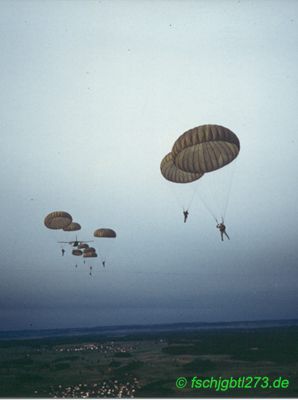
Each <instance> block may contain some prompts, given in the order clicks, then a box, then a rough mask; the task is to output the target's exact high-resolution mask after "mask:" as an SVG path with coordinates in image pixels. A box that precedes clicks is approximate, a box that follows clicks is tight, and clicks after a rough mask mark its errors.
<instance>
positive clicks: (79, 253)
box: [72, 250, 83, 256]
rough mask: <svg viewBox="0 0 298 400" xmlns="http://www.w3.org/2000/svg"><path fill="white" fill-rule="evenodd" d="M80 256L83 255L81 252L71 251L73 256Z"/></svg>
mask: <svg viewBox="0 0 298 400" xmlns="http://www.w3.org/2000/svg"><path fill="white" fill-rule="evenodd" d="M82 254H83V252H82V251H81V250H73V251H72V255H73V256H81V255H82Z"/></svg>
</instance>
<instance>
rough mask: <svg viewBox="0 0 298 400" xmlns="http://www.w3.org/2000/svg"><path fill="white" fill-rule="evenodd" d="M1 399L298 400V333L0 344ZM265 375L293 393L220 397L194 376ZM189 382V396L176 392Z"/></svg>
mask: <svg viewBox="0 0 298 400" xmlns="http://www.w3.org/2000/svg"><path fill="white" fill-rule="evenodd" d="M0 373H1V386H0V396H1V397H6V398H7V397H22V398H24V397H37V398H40V397H54V396H57V397H68V398H81V397H120V396H121V397H214V396H219V397H231V396H233V397H236V396H238V397H246V396H247V397H260V396H262V397H297V396H298V328H297V327H293V328H275V329H272V328H271V329H258V330H252V329H251V330H246V331H244V330H213V331H212V330H210V331H203V332H202V331H197V332H192V333H187V334H186V333H163V334H161V333H158V334H151V335H149V334H146V335H143V336H142V335H140V334H139V335H130V336H125V337H121V338H111V337H103V336H92V337H91V336H88V337H87V336H85V337H72V338H55V339H36V340H14V341H1V342H0ZM194 376H197V377H200V378H203V377H205V378H211V377H214V378H219V377H221V378H222V379H224V378H230V377H233V378H235V379H236V378H238V377H242V376H245V377H247V376H260V377H264V376H268V377H269V378H270V382H271V380H273V379H275V378H279V377H282V378H283V379H287V380H288V381H289V385H288V388H284V389H282V388H279V389H274V388H269V387H268V388H264V389H262V388H260V387H256V388H252V389H249V388H246V389H228V390H226V391H215V389H214V388H213V389H202V388H200V389H195V388H193V389H192V388H191V387H190V386H191V379H192V377H194ZM178 377H185V378H187V380H188V384H187V386H186V387H185V388H184V389H177V388H176V380H177V378H178Z"/></svg>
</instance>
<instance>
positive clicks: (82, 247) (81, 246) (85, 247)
mask: <svg viewBox="0 0 298 400" xmlns="http://www.w3.org/2000/svg"><path fill="white" fill-rule="evenodd" d="M88 247H89V245H88V244H87V243H81V244H79V245H78V249H88Z"/></svg>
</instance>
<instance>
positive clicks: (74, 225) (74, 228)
mask: <svg viewBox="0 0 298 400" xmlns="http://www.w3.org/2000/svg"><path fill="white" fill-rule="evenodd" d="M80 229H81V225H80V224H78V223H77V222H72V223H71V224H69V225H68V226H66V227H65V228H63V230H64V231H66V232H74V231H79V230H80Z"/></svg>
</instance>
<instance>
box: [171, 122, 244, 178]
mask: <svg viewBox="0 0 298 400" xmlns="http://www.w3.org/2000/svg"><path fill="white" fill-rule="evenodd" d="M239 151H240V142H239V139H238V137H237V136H236V135H235V133H233V132H232V131H230V130H229V129H228V128H225V127H223V126H220V125H202V126H198V127H196V128H193V129H190V130H189V131H187V132H185V133H183V134H182V135H181V136H180V137H179V138H178V139H177V140H176V142H175V143H174V146H173V149H172V154H173V159H174V163H175V165H176V167H178V168H180V169H182V170H183V171H185V172H190V173H205V172H211V171H215V170H217V169H219V168H222V167H224V166H225V165H227V164H229V163H230V162H231V161H233V160H234V159H235V158H236V157H237V155H238V153H239Z"/></svg>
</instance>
